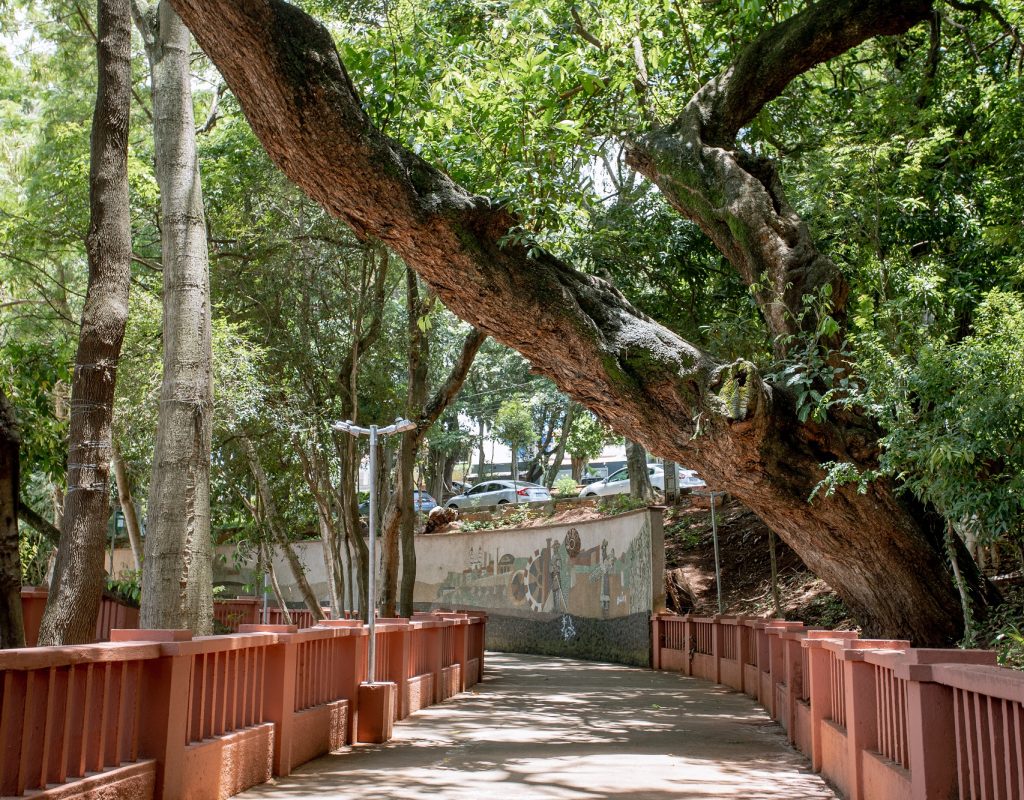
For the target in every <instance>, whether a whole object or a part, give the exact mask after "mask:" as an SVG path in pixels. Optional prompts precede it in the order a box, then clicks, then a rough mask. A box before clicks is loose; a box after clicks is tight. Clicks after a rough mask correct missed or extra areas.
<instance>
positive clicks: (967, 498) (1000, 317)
mask: <svg viewBox="0 0 1024 800" xmlns="http://www.w3.org/2000/svg"><path fill="white" fill-rule="evenodd" d="M1022 337H1024V298H1022V297H1021V296H1020V295H1019V294H1011V293H1007V292H1000V291H993V292H990V293H989V294H988V295H987V297H986V298H985V300H984V301H983V302H982V303H981V304H980V305H979V306H978V308H977V310H976V315H975V324H974V327H973V331H972V332H971V333H970V334H969V335H967V336H965V337H963V338H962V339H961V340H959V341H956V342H951V343H945V342H935V343H932V344H929V345H927V346H925V347H924V348H922V349H921V351H920V352H919V353H918V354H917V357H916V358H914V359H910V358H902V359H896V358H892V357H891V356H889V355H888V354H886V353H885V352H884V350H882V347H881V344H880V343H878V342H875V343H873V346H872V348H871V349H870V350H869V355H868V356H867V357H865V358H864V359H863V364H864V366H865V367H866V370H865V372H866V374H867V375H869V377H870V381H869V389H868V394H867V396H868V400H869V402H870V405H871V408H872V409H873V410H874V412H875V413H876V414H877V415H878V416H879V418H880V419H881V420H882V422H883V424H884V425H885V427H886V429H887V434H886V436H885V437H884V438H883V439H882V445H883V447H884V454H883V457H882V461H881V468H882V469H883V470H885V471H887V472H889V473H890V474H892V475H895V476H898V477H899V478H900V479H901V480H902V481H903V482H904V485H905V486H906V487H907V488H908V489H909V490H911V491H913V492H914V493H915V494H916V495H917V496H918V497H920V498H921V499H923V500H925V501H927V502H930V503H932V504H933V505H935V507H936V508H938V509H939V510H940V511H941V512H942V513H943V514H944V515H946V517H948V518H949V519H952V520H954V521H956V522H960V521H969V520H972V519H975V518H976V519H977V521H978V523H979V527H980V531H981V534H982V539H983V541H984V540H991V539H993V538H997V537H1003V536H1008V537H1010V538H1013V539H1018V540H1019V539H1020V538H1021V537H1022V536H1024V527H1022V526H1024V392H1022V390H1021V387H1022V386H1024V353H1022V351H1021V348H1020V342H1021V341H1022Z"/></svg>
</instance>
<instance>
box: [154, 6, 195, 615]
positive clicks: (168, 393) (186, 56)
mask: <svg viewBox="0 0 1024 800" xmlns="http://www.w3.org/2000/svg"><path fill="white" fill-rule="evenodd" d="M135 19H136V25H137V27H138V28H139V31H140V33H141V34H142V37H143V41H144V43H145V45H146V53H147V56H148V58H149V65H150V72H151V76H152V92H153V144H154V151H155V158H154V161H155V167H156V178H157V183H158V185H159V187H160V223H161V231H160V233H161V236H160V238H161V252H162V261H163V346H164V350H163V382H162V383H161V386H160V410H159V416H158V419H157V430H156V445H155V448H154V451H153V472H152V477H151V479H150V484H149V511H148V514H147V530H146V542H145V565H146V568H145V570H144V571H143V576H142V609H141V623H140V624H141V625H142V626H143V627H144V628H189V629H190V630H192V632H193V633H195V634H197V635H205V634H209V633H212V632H213V548H212V543H211V540H210V446H211V435H212V424H213V373H212V360H213V353H212V343H211V342H212V338H211V337H212V334H211V322H210V269H209V259H208V255H207V249H206V220H205V216H204V209H203V192H202V186H201V183H200V177H199V162H198V160H197V156H196V140H195V118H194V115H193V110H192V90H191V86H190V80H191V69H190V56H191V36H190V35H189V32H188V28H186V27H185V25H184V23H182V21H181V19H180V18H179V17H178V15H177V13H175V11H174V9H173V7H171V5H170V4H169V3H167V2H166V0H160V2H159V3H156V4H154V5H152V6H149V7H148V8H143V9H139V8H138V6H136V13H135Z"/></svg>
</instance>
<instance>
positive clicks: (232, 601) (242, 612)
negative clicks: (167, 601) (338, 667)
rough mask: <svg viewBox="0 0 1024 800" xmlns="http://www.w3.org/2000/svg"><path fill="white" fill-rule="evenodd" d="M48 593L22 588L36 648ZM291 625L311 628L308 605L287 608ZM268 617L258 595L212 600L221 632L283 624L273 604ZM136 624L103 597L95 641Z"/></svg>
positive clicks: (134, 616) (127, 610)
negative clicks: (242, 627)
mask: <svg viewBox="0 0 1024 800" xmlns="http://www.w3.org/2000/svg"><path fill="white" fill-rule="evenodd" d="M47 595H48V592H47V590H46V589H45V588H40V589H36V588H25V589H22V590H21V609H22V615H23V617H24V619H25V643H26V644H27V645H28V646H29V647H35V645H36V642H37V641H38V640H39V625H40V623H41V622H42V619H43V611H44V610H45V609H46V598H47ZM288 612H289V615H290V616H291V619H292V624H293V625H296V626H298V627H299V628H312V627H313V626H314V625H315V624H316V620H314V619H313V612H311V611H310V610H309V609H308V608H292V609H289V610H288ZM266 613H267V619H266V620H264V619H263V600H262V599H261V598H258V597H237V598H225V599H216V600H214V601H213V618H214V620H216V622H217V624H218V625H220V626H221V627H220V628H218V630H220V631H221V632H224V631H227V632H230V633H237V632H238V629H239V627H240V626H242V625H258V624H259V623H261V622H267V623H270V624H271V625H283V624H285V618H284V612H283V611H281V609H280V608H278V607H276V606H270V607H269V608H267V610H266ZM320 613H321V614H322V615H323V617H324V619H330V618H331V609H329V608H321V609H320ZM137 627H139V609H137V608H135V607H134V606H130V605H128V604H127V603H123V602H121V601H120V600H116V599H114V598H113V597H107V596H104V598H103V600H102V601H101V603H100V613H99V618H98V619H97V620H96V641H97V642H109V641H110V632H111V631H112V630H114V629H115V628H137Z"/></svg>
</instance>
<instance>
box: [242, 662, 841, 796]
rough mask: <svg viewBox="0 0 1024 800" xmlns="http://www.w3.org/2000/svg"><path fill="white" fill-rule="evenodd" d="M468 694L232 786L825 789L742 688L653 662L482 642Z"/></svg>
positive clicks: (401, 790) (619, 792)
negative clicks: (275, 775)
mask: <svg viewBox="0 0 1024 800" xmlns="http://www.w3.org/2000/svg"><path fill="white" fill-rule="evenodd" d="M487 658H488V660H487V667H486V674H485V679H484V682H483V683H482V684H479V685H478V686H476V687H474V688H473V690H472V691H471V692H469V693H467V694H464V695H460V696H458V697H456V698H453V699H452V700H450V701H449V702H447V703H443V704H441V705H437V706H433V707H431V708H429V709H426V710H424V711H420V712H419V713H417V714H414V715H413V716H412V717H411V718H409V719H408V720H405V721H404V722H401V723H399V724H397V725H396V726H395V737H394V739H393V740H392V741H391V742H389V743H388V744H386V745H360V746H358V747H356V748H353V749H351V750H348V751H345V752H341V753H337V754H334V755H329V756H325V757H324V758H320V759H318V760H316V761H312V762H310V763H309V764H306V765H304V766H302V767H300V768H299V769H298V771H297V772H296V773H295V774H293V775H291V776H290V777H288V778H279V779H276V780H275V781H272V782H271V783H269V784H264V785H262V786H259V787H257V788H255V789H252V790H250V791H248V792H246V793H245V794H242V795H239V797H241V798H249V800H252V799H253V798H319V799H324V798H415V799H417V800H418V799H419V798H432V799H433V800H535V798H545V800H596V799H597V798H615V799H616V800H641V798H643V800H668V799H669V798H741V797H742V798H779V800H782V798H785V800H801V799H802V798H835V797H837V795H836V794H834V793H833V792H832V791H831V790H830V789H829V788H828V787H827V786H826V785H825V784H824V782H823V781H822V780H821V778H819V777H818V776H816V775H814V774H812V773H811V772H810V768H809V765H808V764H807V762H806V760H805V759H804V758H803V757H802V756H800V755H799V754H798V753H797V752H796V751H795V750H793V749H792V748H791V747H790V746H789V744H788V743H787V742H786V740H785V737H784V736H783V733H782V730H781V728H779V727H778V726H777V725H776V724H775V723H773V722H771V721H770V720H769V718H768V716H767V715H766V714H765V713H764V712H763V711H761V710H760V709H759V708H758V707H757V706H755V704H754V703H753V702H752V701H751V700H750V699H749V698H747V697H746V696H745V695H741V694H737V693H735V692H730V691H726V690H725V689H721V688H719V687H717V686H715V685H713V684H709V683H705V682H703V681H697V680H693V679H691V678H684V677H682V676H680V675H675V674H670V673H666V672H653V671H650V670H643V669H632V668H629V667H621V666H616V665H611V664H594V663H590V662H585V661H571V660H568V659H551V658H540V657H536V656H522V655H507V654H492V653H488V654H487Z"/></svg>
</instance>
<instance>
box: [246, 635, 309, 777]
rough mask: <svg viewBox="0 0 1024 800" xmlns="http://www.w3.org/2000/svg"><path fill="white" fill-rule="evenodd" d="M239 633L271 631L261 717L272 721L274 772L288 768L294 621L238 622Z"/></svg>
mask: <svg viewBox="0 0 1024 800" xmlns="http://www.w3.org/2000/svg"><path fill="white" fill-rule="evenodd" d="M238 631H239V633H275V634H277V639H276V641H275V643H274V644H272V645H270V646H269V647H268V648H267V656H266V659H267V660H266V665H265V667H264V673H263V718H264V719H265V720H266V721H267V722H273V723H274V764H273V768H274V774H275V775H281V776H284V775H290V774H291V771H292V731H293V728H294V725H293V720H294V717H295V676H296V666H297V661H298V646H297V645H296V643H295V641H294V638H295V637H294V634H295V633H297V632H298V628H297V627H296V626H295V625H239V626H238Z"/></svg>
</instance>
